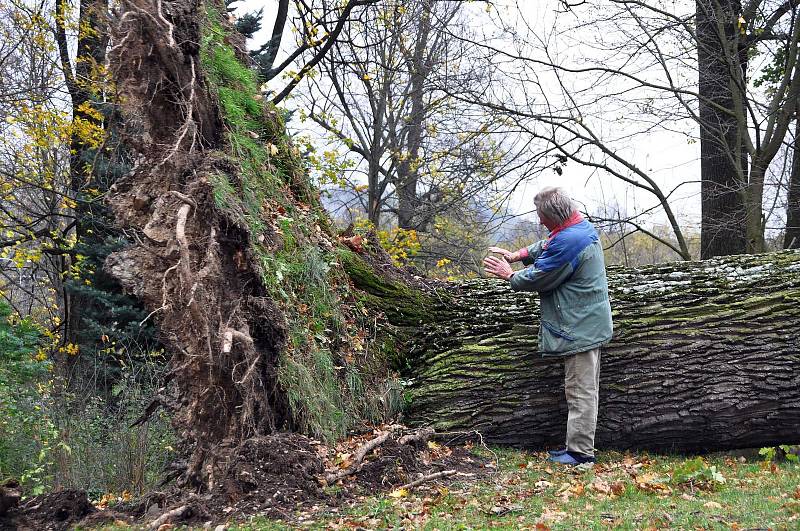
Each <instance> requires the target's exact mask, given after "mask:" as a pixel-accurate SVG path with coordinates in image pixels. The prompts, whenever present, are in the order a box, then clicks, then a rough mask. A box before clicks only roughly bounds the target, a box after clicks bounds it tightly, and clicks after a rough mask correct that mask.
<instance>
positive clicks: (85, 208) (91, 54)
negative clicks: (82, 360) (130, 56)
mask: <svg viewBox="0 0 800 531" xmlns="http://www.w3.org/2000/svg"><path fill="white" fill-rule="evenodd" d="M64 7H65V3H64V2H61V1H58V2H56V23H57V31H56V35H57V38H56V41H57V43H58V47H59V56H60V58H61V67H62V70H63V72H64V77H65V80H66V84H67V89H68V91H69V95H70V103H71V106H72V122H73V128H72V136H71V138H70V157H69V166H70V182H69V190H70V194H71V195H72V197H73V198H74V199H75V200H76V201H77V206H76V207H75V216H76V220H77V222H76V224H75V237H76V241H78V242H84V240H85V238H86V237H87V235H88V234H90V233H91V231H90V229H89V227H90V224H91V218H92V213H91V210H90V207H89V203H88V202H87V201H85V199H86V198H85V197H84V196H85V192H86V189H87V188H91V187H92V186H93V185H94V184H95V181H96V178H95V177H96V169H95V167H94V160H95V157H96V155H97V149H96V147H94V146H93V145H92V141H93V139H92V138H91V137H90V135H91V133H90V132H91V131H92V129H94V130H102V128H103V119H102V117H99V116H98V113H99V110H98V108H97V106H96V105H95V104H96V103H97V100H98V99H102V92H101V86H100V85H99V81H101V80H99V79H98V75H99V72H100V71H101V70H100V69H101V68H102V67H104V66H105V58H106V47H107V45H108V28H107V17H108V0H81V1H80V7H79V12H78V27H79V32H78V44H77V53H76V57H75V65H74V69H73V65H72V64H71V62H70V59H69V44H68V42H67V35H66V30H65V24H66V17H67V15H66V14H65V13H64ZM65 263H66V265H67V267H68V268H69V267H70V266H72V265H74V263H73V261H67V262H65ZM89 303H90V301H89V299H88V298H87V297H86V296H85V295H84V294H81V293H79V292H76V291H75V290H70V289H68V290H67V291H66V297H65V301H64V313H65V319H64V338H63V339H64V341H65V342H69V343H78V335H79V332H80V329H81V312H82V310H83V309H84V308H85V307H86V306H87V305H88V304H89Z"/></svg>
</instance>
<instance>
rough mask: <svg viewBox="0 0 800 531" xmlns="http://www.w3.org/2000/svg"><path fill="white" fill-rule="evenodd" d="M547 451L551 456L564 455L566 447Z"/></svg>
mask: <svg viewBox="0 0 800 531" xmlns="http://www.w3.org/2000/svg"><path fill="white" fill-rule="evenodd" d="M547 453H548V454H550V455H551V456H552V457H556V456H559V455H564V454H565V453H567V449H566V448H562V449H561V450H547Z"/></svg>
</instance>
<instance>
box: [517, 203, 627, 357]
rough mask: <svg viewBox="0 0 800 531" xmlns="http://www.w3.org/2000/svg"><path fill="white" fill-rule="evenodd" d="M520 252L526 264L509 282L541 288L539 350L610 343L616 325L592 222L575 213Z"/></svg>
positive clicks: (570, 350)
mask: <svg viewBox="0 0 800 531" xmlns="http://www.w3.org/2000/svg"><path fill="white" fill-rule="evenodd" d="M520 252H521V255H522V256H523V259H522V263H523V264H525V265H526V266H528V267H527V268H525V269H522V270H520V271H517V272H516V273H514V275H513V276H512V277H511V287H512V288H513V289H514V290H516V291H538V292H539V307H540V310H541V316H540V321H539V322H540V325H539V352H540V353H541V354H542V355H543V356H565V355H568V354H575V353H577V352H585V351H587V350H590V349H593V348H595V347H599V346H601V345H604V344H606V343H608V342H609V341H610V340H611V336H612V334H613V331H614V328H613V325H612V323H611V305H610V303H609V300H608V280H607V279H606V268H605V260H604V258H603V248H602V245H601V244H600V239H599V238H598V236H597V231H596V230H595V228H594V226H593V225H592V224H591V223H589V222H588V221H587V220H585V219H583V218H582V217H581V216H580V214H577V213H576V214H574V215H573V217H572V218H570V219H569V220H568V221H567V222H566V223H564V224H563V225H561V226H559V227H556V228H555V229H554V230H553V231H552V232H551V233H550V236H549V237H548V239H546V240H542V241H539V242H536V243H534V244H533V245H531V246H530V247H527V248H525V249H521V250H520Z"/></svg>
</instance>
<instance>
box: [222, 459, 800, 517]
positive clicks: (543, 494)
mask: <svg viewBox="0 0 800 531" xmlns="http://www.w3.org/2000/svg"><path fill="white" fill-rule="evenodd" d="M492 453H493V455H496V458H497V461H496V463H497V471H496V473H494V474H493V475H492V476H491V477H489V478H488V479H484V480H482V481H479V482H476V483H461V484H453V485H451V486H449V488H443V487H440V488H435V487H433V486H429V487H428V488H426V489H421V490H417V491H412V492H411V493H410V494H409V495H408V496H404V497H399V498H393V497H390V496H388V494H386V493H384V494H376V493H365V495H364V496H363V497H362V498H360V499H359V500H358V501H357V502H356V503H355V504H353V505H352V506H348V507H342V508H340V509H339V510H337V511H333V510H330V509H327V510H321V511H318V512H314V511H308V510H305V511H303V510H298V511H297V513H296V514H295V516H296V518H297V519H298V520H297V521H295V522H293V523H292V524H291V525H289V524H286V523H283V522H276V521H270V520H266V519H264V518H263V517H261V518H256V519H253V520H251V521H249V522H246V523H239V524H237V525H234V526H232V527H231V528H230V529H232V530H238V531H257V530H271V529H288V528H292V529H295V528H297V527H303V528H310V529H337V528H341V529H351V528H357V527H361V528H364V529H392V528H401V527H402V528H406V529H408V528H415V529H431V530H433V529H442V530H444V529H525V528H527V529H536V530H545V529H553V530H557V529H563V530H567V529H592V530H594V529H734V530H735V529H753V528H763V529H766V528H769V529H776V530H778V529H787V530H789V529H800V499H798V497H800V492H799V491H798V489H800V466H797V465H796V464H792V463H783V464H773V463H767V462H764V461H753V460H750V461H747V462H741V461H740V460H738V459H737V458H734V457H731V456H727V455H724V454H720V455H715V456H710V457H705V458H703V463H704V465H705V466H707V467H709V468H710V467H712V466H713V467H716V470H717V471H718V472H719V473H721V474H722V476H723V477H724V478H725V482H724V483H716V484H714V486H713V488H709V487H711V485H710V484H709V485H700V486H701V487H702V488H699V487H698V485H696V484H695V485H691V484H686V483H684V484H676V483H675V482H674V480H673V479H672V478H673V476H675V471H676V470H680V469H682V468H684V469H685V468H686V466H687V463H689V464H690V465H691V461H692V460H693V459H694V458H693V457H685V456H671V455H652V454H620V453H616V452H600V453H599V455H598V458H599V459H598V465H597V466H596V467H594V468H592V469H588V470H577V469H574V468H573V469H569V468H563V467H559V466H557V465H553V464H548V463H547V461H546V460H545V459H544V455H543V454H532V453H528V452H523V451H516V450H509V449H495V450H494V451H493V452H492ZM484 454H485V455H486V454H487V452H485V451H484ZM634 475H635V477H634ZM636 478H638V480H637V479H636ZM606 487H608V488H609V489H613V490H609V491H607V492H606Z"/></svg>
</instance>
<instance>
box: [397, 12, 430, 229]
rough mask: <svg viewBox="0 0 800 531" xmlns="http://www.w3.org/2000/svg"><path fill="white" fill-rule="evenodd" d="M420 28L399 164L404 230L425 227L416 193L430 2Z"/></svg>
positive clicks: (399, 219) (399, 209)
mask: <svg viewBox="0 0 800 531" xmlns="http://www.w3.org/2000/svg"><path fill="white" fill-rule="evenodd" d="M421 10H422V13H421V16H420V21H419V29H418V31H417V35H416V42H415V43H414V52H413V55H412V56H411V58H410V61H409V65H408V66H409V68H410V74H411V92H410V94H409V99H410V100H411V113H410V114H409V116H408V124H407V125H406V127H405V128H404V129H405V136H406V144H405V148H406V149H405V150H404V151H403V153H401V155H402V158H401V160H400V163H399V164H398V165H397V201H398V204H397V224H398V226H399V227H400V228H401V229H424V227H420V226H419V214H420V213H419V212H418V209H419V207H420V201H419V197H418V196H417V184H418V181H419V165H420V161H419V156H420V153H419V151H420V148H421V146H422V131H423V127H424V121H425V114H426V109H425V81H426V79H427V78H428V74H429V73H430V65H429V64H428V61H429V58H428V57H427V53H426V52H427V47H428V37H429V36H430V33H431V3H430V1H428V0H424V1H423V2H422V5H421Z"/></svg>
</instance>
